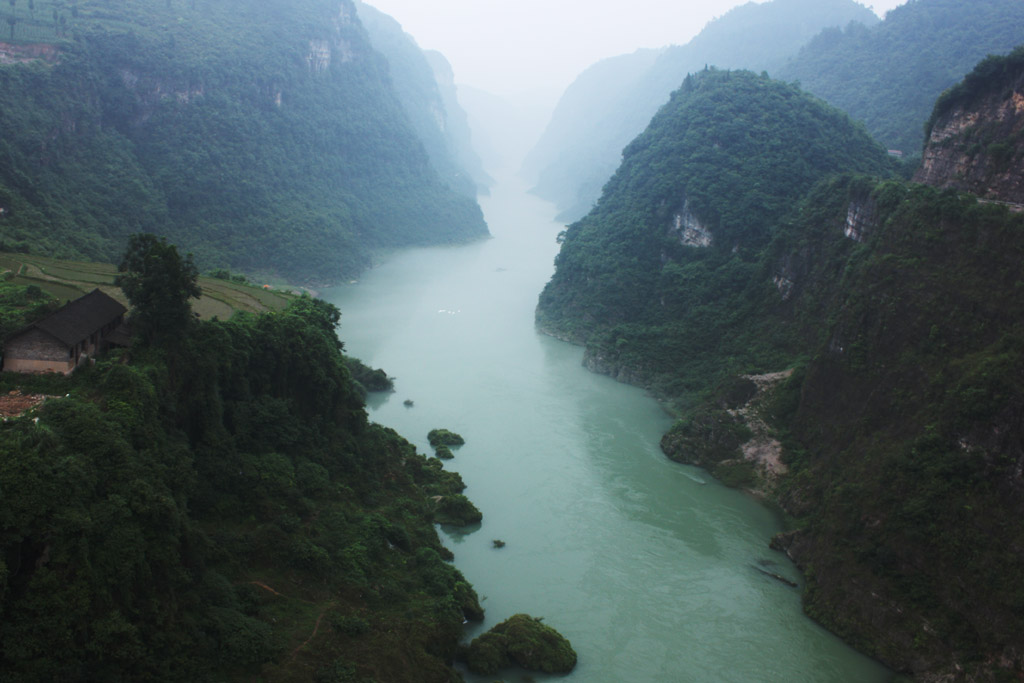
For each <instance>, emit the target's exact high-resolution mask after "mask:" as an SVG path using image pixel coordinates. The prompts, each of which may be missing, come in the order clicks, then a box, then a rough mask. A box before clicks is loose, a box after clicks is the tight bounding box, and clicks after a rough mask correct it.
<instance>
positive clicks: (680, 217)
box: [669, 202, 714, 247]
mask: <svg viewBox="0 0 1024 683" xmlns="http://www.w3.org/2000/svg"><path fill="white" fill-rule="evenodd" d="M689 204H690V203H689V202H684V203H683V208H681V209H680V210H679V211H677V212H676V214H675V215H674V216H673V217H672V225H671V227H670V228H669V234H671V235H672V236H673V237H675V238H676V239H677V240H679V243H680V244H681V245H683V246H684V247H710V246H711V243H712V241H713V239H714V238H713V237H712V235H711V230H709V229H708V227H707V226H706V225H704V224H703V223H701V222H700V219H699V218H697V217H696V216H694V215H693V212H692V211H690V205H689Z"/></svg>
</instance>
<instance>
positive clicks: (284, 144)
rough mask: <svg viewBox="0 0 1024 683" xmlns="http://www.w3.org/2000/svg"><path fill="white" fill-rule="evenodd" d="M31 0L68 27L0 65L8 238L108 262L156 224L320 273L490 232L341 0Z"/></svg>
mask: <svg viewBox="0 0 1024 683" xmlns="http://www.w3.org/2000/svg"><path fill="white" fill-rule="evenodd" d="M4 4H5V6H6V3H4ZM38 4H39V9H38V11H39V12H40V14H42V15H44V16H45V15H48V14H49V12H50V10H51V9H54V10H56V11H59V12H60V15H61V16H63V17H65V21H66V22H67V23H66V25H67V27H68V28H67V31H68V33H69V34H73V35H74V40H62V39H60V38H62V37H63V36H60V37H58V36H53V35H51V36H50V39H51V41H52V47H53V52H52V63H47V62H44V61H42V60H41V59H35V60H31V59H30V60H28V61H26V62H25V63H14V64H5V65H2V66H0V129H2V130H3V131H4V139H3V140H2V141H0V208H2V209H4V211H3V212H2V213H0V245H4V246H6V248H9V249H10V248H14V247H20V248H31V249H32V250H34V251H36V252H40V253H47V254H50V255H55V256H61V257H76V258H81V257H86V258H89V259H94V260H106V261H115V260H116V259H117V257H118V255H119V254H120V252H121V250H122V249H123V244H124V240H125V239H126V238H127V236H128V235H129V234H133V233H137V232H154V233H158V234H162V235H167V236H168V237H169V238H170V239H171V240H172V241H173V242H175V243H176V244H178V245H180V246H181V247H182V248H183V249H185V250H187V251H189V252H191V253H194V254H195V257H196V262H197V264H198V265H199V266H200V267H201V268H202V269H203V270H207V269H211V268H215V267H230V268H232V269H234V270H236V271H244V272H248V273H259V274H261V275H263V274H267V275H277V276H284V277H287V278H290V279H292V280H305V279H315V280H318V281H325V280H338V279H341V278H342V277H346V276H351V275H352V274H354V273H355V272H357V271H359V270H360V269H361V268H364V267H366V266H367V265H368V264H369V255H370V252H371V251H372V250H373V249H375V248H380V247H394V246H399V245H411V244H417V245H421V244H437V243H449V242H456V241H465V240H468V239H474V238H478V237H482V236H485V235H486V234H487V228H486V225H485V224H484V221H483V216H482V213H481V211H480V208H479V207H478V206H477V205H476V203H475V201H474V200H473V199H471V198H468V197H465V196H459V195H457V194H455V193H454V192H453V191H452V190H451V189H450V188H449V187H448V186H447V185H446V184H445V183H444V182H443V181H442V180H441V179H440V178H439V177H438V175H437V173H436V171H435V169H434V168H433V166H432V165H431V162H430V159H429V158H428V156H427V154H426V152H425V151H424V149H423V145H422V144H421V142H420V140H419V139H418V137H417V135H416V133H415V131H414V130H413V129H412V127H411V126H410V124H409V122H408V120H407V117H406V115H405V113H404V111H403V110H402V107H401V104H400V103H399V101H398V98H397V96H396V94H395V92H394V90H393V88H392V85H391V82H390V79H389V76H388V66H387V63H386V61H385V60H384V58H383V57H381V55H379V54H378V53H376V52H374V51H373V49H372V48H371V46H370V44H369V42H368V40H367V37H366V34H365V31H364V30H363V28H362V26H361V25H360V24H359V22H358V19H357V18H356V14H355V9H354V8H353V6H352V4H351V2H350V1H349V0H341V1H340V2H334V1H332V0H266V1H264V2H259V3H252V2H248V1H247V0H225V1H223V2H215V3H209V2H207V3H186V2H177V1H175V2H172V3H167V2H165V0H133V2H129V3H111V2H105V1H101V0H83V1H82V2H78V3H75V4H74V8H75V14H74V15H71V14H70V13H69V12H68V11H67V6H66V3H64V2H51V1H50V0H40V2H39V3H38ZM22 10H23V6H21V5H19V7H18V11H19V12H21V11H22ZM26 59H27V58H26Z"/></svg>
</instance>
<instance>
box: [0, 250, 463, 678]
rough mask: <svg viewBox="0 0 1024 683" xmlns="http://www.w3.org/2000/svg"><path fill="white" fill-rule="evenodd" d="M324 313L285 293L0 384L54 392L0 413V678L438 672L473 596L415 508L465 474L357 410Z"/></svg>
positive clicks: (432, 511)
mask: <svg viewBox="0 0 1024 683" xmlns="http://www.w3.org/2000/svg"><path fill="white" fill-rule="evenodd" d="M143 241H148V240H143ZM154 245H155V246H156V247H159V248H160V250H161V251H162V252H163V253H164V255H165V256H166V252H165V251H164V250H163V247H165V246H167V245H165V244H163V243H162V242H160V241H156V242H153V243H151V245H150V246H154ZM336 322H337V309H334V308H333V307H330V306H328V305H326V304H323V305H321V304H320V303H316V302H313V301H312V300H310V299H300V300H299V301H297V302H296V303H295V304H293V305H292V306H291V307H290V308H288V309H286V310H285V311H283V312H281V313H266V314H262V315H242V314H239V315H236V316H235V317H234V318H232V319H231V320H229V321H206V322H195V323H193V324H192V325H189V326H188V327H186V328H184V329H182V330H179V334H180V337H181V340H180V343H179V344H176V345H174V346H173V347H155V346H151V347H147V348H136V349H133V351H132V354H131V355H132V360H131V362H130V363H125V362H123V361H124V359H123V358H111V359H108V360H100V361H99V362H98V363H96V364H95V365H91V366H85V367H82V368H80V369H79V370H77V371H76V372H75V373H74V374H73V375H72V376H71V377H69V378H64V377H63V376H60V377H52V376H51V377H31V376H23V375H16V374H14V373H8V374H5V375H4V376H2V377H0V389H2V390H3V391H4V392H5V393H6V392H7V391H8V390H11V389H13V388H15V387H19V388H21V389H24V390H35V391H38V392H42V393H46V394H50V395H56V396H60V397H62V398H54V399H51V400H49V401H48V402H47V403H46V404H44V406H43V407H42V408H41V409H40V410H39V412H37V413H36V414H35V415H28V416H25V417H23V418H20V419H15V420H10V421H5V422H4V423H2V425H0V492H2V495H0V681H11V682H12V683H13V682H14V681H18V682H19V683H20V682H35V681H39V682H42V681H56V680H60V681H144V680H145V681H167V682H168V683H171V682H179V681H184V680H188V681H223V680H241V679H246V680H249V679H252V678H254V677H257V678H260V680H265V681H276V682H284V681H298V680H302V681H321V680H322V681H336V680H363V679H368V678H373V679H376V680H381V681H387V680H393V681H399V680H422V681H436V682H437V683H442V682H443V683H447V682H448V681H450V680H452V678H453V677H454V676H456V674H455V673H454V671H453V670H452V669H451V668H450V666H449V662H450V661H451V660H452V658H453V657H454V654H455V648H456V644H457V642H458V639H459V638H460V635H461V631H462V624H463V621H464V619H465V618H467V617H468V618H474V619H480V618H482V610H481V609H480V606H479V604H478V602H477V599H476V595H475V593H474V592H473V589H472V588H471V587H470V586H469V584H468V583H466V582H465V580H464V579H463V577H462V576H461V574H460V573H459V572H458V571H457V570H456V569H454V568H453V567H452V566H451V565H450V564H448V563H447V562H446V561H445V560H446V559H450V558H451V554H450V552H448V551H447V550H445V549H444V547H443V546H442V545H441V544H440V542H439V540H438V537H437V532H436V531H435V528H434V525H433V522H434V519H435V518H437V517H439V516H444V515H446V514H447V513H446V512H445V510H444V506H445V505H446V504H463V503H462V501H464V500H465V498H464V496H462V495H461V491H462V490H463V489H464V488H465V487H464V484H463V483H462V481H461V479H460V478H459V476H458V475H457V474H454V473H449V472H445V471H444V470H443V468H442V467H441V463H440V461H439V460H437V459H429V460H428V459H427V458H426V457H424V456H422V455H419V454H417V453H416V452H415V449H414V448H413V447H412V445H410V444H409V443H408V442H406V441H404V440H403V439H401V438H400V437H399V436H398V435H397V434H395V433H394V432H393V431H391V430H388V429H385V428H383V427H380V426H377V425H373V424H370V423H369V422H368V420H367V416H366V412H365V410H364V408H363V404H362V399H361V394H360V391H359V389H358V387H357V386H356V385H355V383H354V382H353V381H352V379H351V377H350V376H349V373H348V371H347V369H346V365H345V362H344V359H343V358H342V356H341V354H340V353H339V342H338V341H337V337H336V336H335V330H334V323H336ZM36 418H38V419H36ZM444 518H445V519H447V517H444Z"/></svg>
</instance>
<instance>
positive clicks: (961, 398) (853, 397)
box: [538, 54, 1024, 681]
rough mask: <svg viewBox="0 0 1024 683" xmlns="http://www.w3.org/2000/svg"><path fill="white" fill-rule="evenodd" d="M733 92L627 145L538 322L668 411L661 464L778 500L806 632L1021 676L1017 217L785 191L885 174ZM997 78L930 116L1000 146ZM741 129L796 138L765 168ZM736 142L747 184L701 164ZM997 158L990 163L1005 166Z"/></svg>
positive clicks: (941, 197) (699, 96)
mask: <svg viewBox="0 0 1024 683" xmlns="http://www.w3.org/2000/svg"><path fill="white" fill-rule="evenodd" d="M727 75H728V76H730V77H731V79H732V81H733V82H732V83H731V84H730V83H729V82H727V81H726V80H725V76H727ZM737 77H739V78H737ZM748 83H749V84H756V83H757V77H755V76H753V75H752V74H725V73H714V72H711V73H709V74H702V75H701V76H700V77H699V78H696V79H691V81H690V82H689V83H688V85H687V86H684V88H683V89H681V90H680V91H679V92H678V93H676V94H675V95H674V96H673V100H672V102H671V103H670V105H669V106H668V107H666V108H665V109H664V110H662V112H660V113H659V115H658V116H657V117H656V118H655V119H654V120H653V121H652V124H651V127H650V128H649V129H648V131H646V132H645V134H644V135H643V136H641V137H640V138H638V139H637V140H636V141H635V142H634V143H633V144H631V145H630V147H628V148H627V150H626V154H625V158H624V162H623V165H622V167H621V168H620V169H619V171H618V172H617V173H616V175H615V177H614V178H613V179H612V181H611V182H609V184H608V186H607V188H606V192H605V195H604V196H603V197H602V199H601V201H600V202H599V204H598V206H597V207H596V208H595V209H594V211H593V212H592V213H591V214H590V215H589V216H588V217H587V218H585V219H584V220H582V221H580V222H578V223H576V224H574V225H572V226H570V228H569V230H568V231H567V233H566V234H565V243H564V245H563V250H562V253H561V254H560V255H559V257H558V260H557V271H556V274H555V277H554V278H553V279H552V281H551V283H549V285H548V287H547V288H546V289H545V291H544V293H543V294H542V297H541V301H540V304H539V306H538V322H539V324H540V325H541V326H542V328H544V329H548V330H551V331H554V332H555V333H557V334H560V335H564V336H567V337H569V338H573V339H576V340H579V341H584V342H585V343H587V355H586V358H587V362H588V364H589V365H590V366H591V367H592V368H594V369H597V370H600V371H605V372H610V373H612V374H613V375H615V376H617V377H619V378H620V379H623V380H626V381H631V382H634V383H638V384H643V385H646V386H649V387H651V388H653V389H654V390H655V391H657V392H659V393H660V394H662V395H663V396H665V397H667V398H671V399H674V401H675V405H676V407H677V408H678V409H679V410H680V419H679V420H678V421H677V423H676V424H675V426H674V427H673V428H672V430H671V431H670V432H669V433H668V434H666V435H665V437H664V439H663V441H662V447H663V449H664V450H665V452H666V453H667V454H668V455H669V456H670V457H672V458H674V459H677V460H680V461H685V462H691V463H696V464H699V465H701V466H704V467H707V468H708V469H709V470H711V471H712V472H713V473H714V474H715V475H716V476H718V477H720V478H722V479H723V480H725V481H728V482H730V483H732V484H735V485H740V486H745V487H748V488H751V489H757V490H759V491H760V492H762V493H763V494H766V495H771V496H772V497H773V498H774V499H775V500H777V501H778V502H779V503H780V504H782V506H783V507H784V508H785V509H786V511H787V512H788V513H789V514H791V515H792V516H793V519H794V520H795V529H794V531H792V532H791V533H789V534H786V535H784V536H782V537H780V538H778V539H776V542H775V545H776V547H778V548H780V549H783V550H785V551H786V552H788V553H789V554H790V555H791V556H792V557H793V558H794V559H795V560H796V561H797V562H798V564H799V565H800V566H801V568H802V569H803V571H804V572H805V575H806V578H807V584H806V590H805V594H804V603H805V608H806V610H807V612H808V613H809V614H810V615H811V616H813V617H814V618H815V619H817V620H819V621H821V622H822V623H823V624H825V625H826V626H828V627H829V628H830V629H832V630H834V631H835V632H837V633H838V634H840V635H841V636H842V637H843V638H845V639H846V640H848V641H849V642H851V643H852V644H853V645H855V646H856V647H858V648H859V649H862V650H863V651H865V652H867V653H869V654H872V655H874V656H877V657H879V658H880V659H881V660H883V661H884V662H886V663H887V664H889V665H890V666H892V667H893V668H895V669H897V670H898V671H900V672H902V673H908V674H913V675H914V676H915V678H917V679H919V680H922V681H999V680H1012V679H1013V678H1014V677H1015V676H1018V675H1019V673H1020V671H1022V670H1024V637H1022V635H1021V634H1024V592H1022V590H1021V585H1020V582H1019V581H1018V580H1017V578H1016V577H1017V576H1018V574H1019V568H1020V566H1022V564H1024V550H1022V548H1024V522H1022V520H1024V478H1022V476H1021V472H1022V471H1024V375H1022V374H1021V368H1024V355H1022V354H1024V328H1022V321H1024V293H1022V292H1024V288H1022V286H1021V276H1020V265H1019V264H1020V263H1021V260H1022V258H1024V214H1022V213H1019V212H1015V211H1013V210H1011V207H1007V206H1004V205H999V204H992V203H983V202H979V201H978V200H977V199H976V198H975V197H974V196H972V195H968V194H961V193H960V192H958V191H955V190H939V189H936V188H933V187H927V186H922V185H912V184H907V183H904V182H902V181H898V180H892V179H884V178H881V179H880V178H877V177H869V176H850V175H842V176H832V177H830V178H826V179H824V180H822V181H821V182H819V183H817V184H815V185H814V186H813V187H811V185H812V182H813V181H811V182H808V183H807V184H804V185H802V186H801V187H793V188H790V187H789V186H788V185H787V184H786V183H785V182H783V181H784V180H787V179H791V178H799V177H801V176H800V175H799V174H798V173H795V172H794V170H795V169H799V168H800V166H799V164H800V163H802V162H801V161H800V160H801V159H823V158H832V159H835V161H836V162H837V167H838V168H840V169H841V168H843V167H845V168H847V169H853V168H858V169H859V170H860V171H868V172H870V173H871V174H872V175H876V176H877V175H878V174H879V173H880V172H881V173H882V174H883V175H884V172H885V170H886V168H885V166H886V163H885V161H884V160H883V159H881V158H880V157H879V154H880V150H878V148H877V147H874V146H873V144H872V143H870V141H866V135H865V134H864V133H863V131H861V130H858V129H857V128H851V129H852V130H854V131H856V133H855V135H853V136H851V137H848V138H847V139H845V140H844V141H842V142H841V143H840V141H839V140H838V139H834V138H833V136H831V135H827V134H826V135H822V136H821V139H824V140H826V141H829V142H831V141H833V140H834V141H835V142H836V143H837V144H839V146H840V147H841V148H842V149H844V150H845V152H846V156H845V157H843V158H840V157H836V156H834V155H835V154H837V152H836V151H832V152H829V151H828V150H827V147H826V148H825V149H820V148H819V144H821V142H820V140H819V139H818V138H815V137H808V133H809V132H813V131H815V130H818V129H819V127H818V126H816V125H814V124H813V122H812V120H811V119H808V118H807V114H806V113H804V114H802V115H801V114H800V113H799V112H810V111H815V110H814V109H813V108H811V107H810V105H809V104H808V103H807V102H808V101H809V100H808V98H807V96H805V95H802V94H800V93H798V92H797V91H795V90H792V91H789V90H785V89H782V87H781V86H777V85H775V84H770V83H769V82H767V81H764V82H762V83H761V84H759V85H758V87H761V88H765V89H768V88H772V90H771V91H770V92H773V93H776V94H774V95H773V97H771V98H769V97H765V96H763V95H761V96H754V95H753V94H752V93H751V92H750V90H749V88H750V87H751V85H748ZM1020 83H1021V63H1020V60H1019V55H1017V54H1014V55H1013V56H1011V57H1008V58H999V59H993V60H987V61H986V62H985V63H983V64H982V65H980V66H979V67H978V69H977V70H976V71H975V72H974V73H973V74H972V75H971V76H970V77H969V78H968V79H967V80H966V81H965V83H964V84H963V85H962V86H959V87H958V88H957V89H955V90H953V91H951V92H950V93H949V94H948V95H946V96H944V98H943V99H942V100H941V101H940V102H939V104H938V105H937V106H936V109H935V113H934V117H933V120H934V121H935V122H937V124H936V125H937V126H939V125H943V124H942V123H939V122H944V121H953V120H956V118H957V116H958V114H957V112H960V113H966V115H965V116H964V117H963V118H962V119H961V120H969V121H970V122H971V124H972V125H973V126H977V129H978V130H980V131H984V130H987V129H988V128H987V127H988V126H992V127H993V128H994V129H999V130H1001V128H999V126H1001V125H1003V124H1004V122H1003V121H1001V120H999V115H1000V112H1005V111H1006V110H1007V108H1008V107H1009V109H1012V108H1013V107H1012V103H1013V102H1014V101H1016V99H1017V98H1019V97H1021V93H1020V86H1019V84H1020ZM730 90H732V92H730ZM716 92H718V93H719V99H720V102H716V100H714V99H711V98H710V97H709V95H711V94H714V93H716ZM785 92H790V93H791V96H790V97H789V98H788V99H783V98H782V95H783V93H785ZM739 102H742V103H743V106H742V107H737V106H736V105H735V104H732V105H731V106H732V107H733V108H728V107H727V106H726V105H729V104H730V103H739ZM1007 103H1010V104H1009V105H1008V104H1007ZM698 104H700V105H701V108H698V106H697V105H698ZM814 106H821V105H820V104H819V105H814ZM789 108H793V109H794V111H792V112H790V113H786V112H787V110H788V109H789ZM745 110H754V111H761V110H763V111H761V113H760V114H754V113H751V112H748V111H745ZM688 112H692V114H691V115H690V116H687V113H688ZM698 113H699V115H697V114H698ZM738 114H743V116H742V117H741V116H739V115H738ZM951 114H952V115H953V118H952V119H950V118H948V117H949V116H950V115H951ZM834 115H835V116H839V115H838V114H834ZM754 116H765V117H766V120H770V121H772V122H774V123H775V124H776V125H778V126H779V127H780V128H790V127H792V129H793V130H792V131H791V133H790V135H800V136H801V139H803V140H804V142H803V144H802V145H801V146H800V149H801V154H800V155H797V156H798V157H799V159H798V160H797V161H796V162H794V161H793V159H791V158H787V157H786V156H785V154H780V151H785V150H787V149H788V145H787V144H786V141H787V140H788V138H787V137H786V134H784V133H782V132H781V131H779V132H776V131H773V132H772V134H770V135H765V134H761V135H755V134H754V131H756V130H757V128H755V127H753V126H752V124H751V123H749V122H748V121H751V120H752V119H751V118H750V117H754ZM744 117H746V118H744ZM986 117H991V118H990V119H988V118H986ZM755 120H756V119H755ZM847 125H849V124H847ZM744 128H745V129H749V130H751V138H752V139H753V140H764V141H767V142H765V143H764V148H763V149H760V150H758V152H757V153H756V154H753V155H749V156H748V155H742V156H741V157H740V159H741V160H743V159H747V158H750V157H753V158H755V159H758V160H759V163H764V164H766V166H765V167H764V168H762V169H760V170H759V172H757V173H750V172H745V170H744V167H743V166H742V164H740V163H737V162H736V161H733V162H731V163H730V162H728V161H725V162H723V159H722V157H723V156H725V154H726V153H728V152H731V151H734V150H732V149H730V148H729V147H727V146H726V144H725V140H727V139H733V138H735V137H736V136H737V134H738V133H739V131H740V130H742V129H744ZM826 128H827V130H836V129H837V127H836V123H835V122H833V123H831V124H830V125H829V126H827V127H826ZM933 130H936V128H933ZM727 133H729V135H727ZM1018 138H1019V136H1017V137H1016V138H1014V137H1011V138H1009V139H1007V140H1005V144H1007V145H1009V147H1010V149H1009V150H1008V151H1005V150H1004V151H999V154H1000V155H1001V156H1000V158H1005V159H1008V160H1016V159H1020V158H1021V157H1020V152H1021V150H1020V148H1021V147H1022V144H1021V141H1020V140H1019V139H1018ZM688 140H689V141H690V142H689V144H687V141H688ZM791 144H792V143H791ZM934 144H935V145H936V147H937V152H938V153H939V154H940V155H941V154H942V152H943V149H944V148H943V145H944V144H945V143H944V142H943V140H942V139H939V140H936V141H935V142H934ZM958 146H959V143H954V144H953V146H952V148H951V149H952V150H953V155H954V158H955V155H956V150H957V149H958ZM981 148H982V149H984V145H982V147H981ZM1000 149H1001V148H1000ZM857 150H860V154H861V155H863V156H857V155H855V154H854V152H856V151H857ZM997 151H998V150H997ZM930 152H931V150H928V151H926V155H927V154H929V153H930ZM727 159H728V157H727ZM712 161H713V162H714V163H713V165H710V164H711V162H712ZM703 164H709V165H707V166H705V165H703ZM687 167H689V168H690V169H692V170H691V171H690V172H689V173H685V172H680V170H681V169H682V170H683V171H685V170H686V169H687ZM945 168H947V169H950V170H951V171H952V174H951V176H950V178H948V179H955V178H956V175H957V173H956V165H947V166H946V167H945ZM713 169H720V170H719V171H718V172H717V175H716V174H715V173H714V172H713ZM695 171H696V172H695ZM1020 172H1021V171H1020V169H1019V168H1017V169H1016V170H1015V171H1014V170H1013V169H1010V170H1009V174H1011V175H1012V174H1013V173H1016V174H1017V176H1018V177H1019V176H1020ZM992 177H998V176H992ZM776 179H778V180H776ZM948 179H946V178H941V177H933V178H931V179H930V180H929V182H934V183H935V184H937V185H943V184H944V183H945V181H946V180H948ZM766 181H767V182H766ZM980 189H981V188H980V187H979V188H977V189H976V191H979V190H980ZM683 197H685V198H686V200H688V201H684V199H683ZM716 203H717V204H718V206H720V207H721V208H716ZM680 206H681V207H682V208H683V210H680V209H679V207H680ZM709 207H710V209H709ZM743 207H750V208H743ZM760 207H766V209H765V210H763V211H761V213H756V212H755V211H754V209H755V208H757V209H759V208H760ZM741 211H742V212H744V213H742V214H741V213H740V212H741ZM728 212H732V218H731V219H728V220H727V218H728V217H729V216H730V213H728ZM680 241H682V242H684V244H680ZM704 245H706V246H704ZM563 270H564V271H565V272H564V273H563V272H562V271H563ZM773 383H774V384H773Z"/></svg>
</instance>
